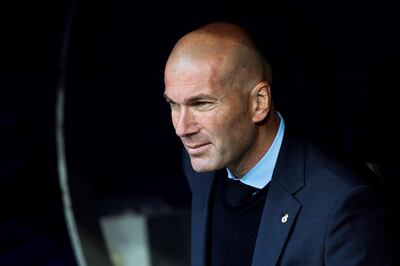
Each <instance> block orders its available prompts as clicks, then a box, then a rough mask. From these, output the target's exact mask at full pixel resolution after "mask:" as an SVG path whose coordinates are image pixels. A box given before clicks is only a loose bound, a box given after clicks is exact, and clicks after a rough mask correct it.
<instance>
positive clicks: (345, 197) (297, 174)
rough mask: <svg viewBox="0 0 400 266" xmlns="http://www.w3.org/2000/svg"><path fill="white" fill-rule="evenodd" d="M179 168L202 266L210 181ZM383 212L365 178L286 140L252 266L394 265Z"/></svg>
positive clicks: (196, 261)
mask: <svg viewBox="0 0 400 266" xmlns="http://www.w3.org/2000/svg"><path fill="white" fill-rule="evenodd" d="M183 164H184V171H185V174H186V176H187V178H188V181H189V185H190V187H191V190H192V232H191V234H192V240H191V252H192V254H191V256H192V265H193V266H203V265H205V264H206V254H207V252H206V251H207V246H206V243H207V241H206V240H207V235H208V226H207V224H208V222H209V213H210V194H211V191H212V188H213V181H214V177H215V173H214V172H208V173H196V172H195V171H193V169H192V167H191V165H190V160H189V157H188V155H187V154H186V153H184V159H183ZM384 210H385V209H384V207H383V204H382V202H381V200H380V197H379V195H378V193H377V190H376V189H375V188H374V187H373V186H371V185H369V184H367V183H366V182H365V180H364V179H363V178H360V177H359V176H358V175H355V174H354V173H353V172H351V171H350V170H348V169H347V168H345V167H344V166H342V165H341V164H339V163H338V162H336V161H335V160H333V159H332V158H330V157H328V156H327V155H326V154H325V153H323V152H322V151H321V150H320V149H318V148H317V146H316V145H314V144H312V143H311V142H309V141H307V140H303V139H300V138H294V137H287V136H286V132H285V137H284V140H283V143H282V147H281V150H280V153H279V156H278V161H277V164H276V166H275V170H274V173H273V177H272V180H271V183H270V188H269V191H268V195H267V199H266V202H265V206H264V210H263V214H262V217H261V221H260V226H259V229H258V236H257V241H256V245H255V250H254V254H253V263H252V265H253V266H261V265H307V266H309V265H334V266H339V265H340V266H342V265H379V266H382V265H395V263H394V262H393V260H394V257H393V252H392V250H393V246H392V243H391V242H390V241H389V239H388V233H387V232H388V231H387V229H388V225H387V224H386V222H385V220H384ZM285 214H287V217H288V219H287V221H285V219H282V217H283V216H285ZM232 256H234V254H232Z"/></svg>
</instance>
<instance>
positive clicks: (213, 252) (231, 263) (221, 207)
mask: <svg viewBox="0 0 400 266" xmlns="http://www.w3.org/2000/svg"><path fill="white" fill-rule="evenodd" d="M220 172H223V173H226V172H225V171H220ZM229 182H236V183H238V182H239V181H236V180H230V179H228V178H227V177H226V176H224V175H223V174H221V175H220V174H219V175H218V177H217V181H216V182H215V183H216V184H215V189H214V192H213V195H214V197H213V200H212V214H211V219H210V220H211V228H210V230H209V231H210V233H211V235H210V238H209V241H210V244H209V247H210V249H209V250H208V252H209V259H210V265H213V266H235V265H238V266H239V265H251V260H252V258H253V251H254V246H255V243H256V239H257V233H258V225H259V223H260V218H261V214H262V210H263V207H264V203H265V195H266V191H267V187H265V188H264V189H263V190H261V191H259V192H258V193H257V194H256V195H254V196H252V195H249V198H247V199H246V200H245V201H243V202H242V203H241V204H238V205H235V206H232V205H231V204H229V203H228V202H227V201H226V199H225V197H224V195H225V194H226V189H227V184H229ZM234 184H235V183H234ZM243 186H246V185H244V184H243ZM238 193H239V194H240V193H241V192H238ZM236 196H238V197H240V196H241V195H236Z"/></svg>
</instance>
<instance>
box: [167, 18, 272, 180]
mask: <svg viewBox="0 0 400 266" xmlns="http://www.w3.org/2000/svg"><path fill="white" fill-rule="evenodd" d="M164 78H165V93H164V95H165V98H166V99H167V101H168V102H169V103H170V105H171V114H172V122H173V125H174V128H175V131H176V134H177V135H178V136H179V137H180V138H181V140H182V142H183V144H184V146H185V148H186V150H187V152H188V153H189V156H190V159H191V164H192V166H193V168H194V170H196V171H199V172H205V171H214V170H218V169H221V168H223V167H228V168H229V169H231V170H232V171H233V172H234V173H236V174H237V175H239V176H240V175H242V174H244V173H246V172H247V171H248V170H249V169H250V168H251V167H252V166H253V165H254V164H255V163H256V162H257V161H258V160H259V159H260V158H261V156H262V155H263V154H264V152H265V151H266V150H267V149H268V147H269V145H268V141H269V140H270V138H269V137H268V135H269V127H268V121H267V120H269V116H268V114H269V113H270V112H271V94H270V87H269V84H270V82H271V71H270V68H269V65H268V63H267V62H266V61H265V60H264V58H263V57H262V56H261V54H260V53H259V52H258V50H257V49H256V47H255V45H254V43H253V41H252V40H251V38H250V36H249V35H248V34H247V33H246V32H245V31H244V30H243V29H242V28H240V27H239V26H236V25H233V24H228V23H221V22H220V23H212V24H209V25H206V26H204V27H202V28H200V29H197V30H195V31H193V32H190V33H189V34H187V35H185V36H183V37H182V38H181V39H180V40H179V41H178V43H177V44H176V45H175V47H174V49H173V50H172V52H171V54H170V56H169V58H168V61H167V64H166V67H165V77H164Z"/></svg>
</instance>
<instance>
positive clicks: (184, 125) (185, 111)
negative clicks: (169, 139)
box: [173, 107, 199, 137]
mask: <svg viewBox="0 0 400 266" xmlns="http://www.w3.org/2000/svg"><path fill="white" fill-rule="evenodd" d="M173 116H174V115H173ZM173 119H174V127H175V133H176V135H178V137H185V136H188V135H192V134H195V133H197V132H198V131H199V125H198V124H197V122H196V119H195V116H194V114H193V112H192V111H191V110H190V109H189V108H187V107H182V108H181V109H180V111H179V112H178V113H177V114H175V118H174V117H173Z"/></svg>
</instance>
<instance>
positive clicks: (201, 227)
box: [191, 173, 215, 266]
mask: <svg viewBox="0 0 400 266" xmlns="http://www.w3.org/2000/svg"><path fill="white" fill-rule="evenodd" d="M214 177H215V173H207V174H202V175H201V176H199V179H198V180H197V181H198V183H197V185H196V188H197V187H198V188H199V189H198V190H197V193H194V194H193V198H192V241H191V243H192V247H191V250H192V266H205V265H206V244H207V243H206V241H207V235H208V232H207V229H208V218H209V212H210V208H209V206H210V197H211V190H212V187H213V183H214V182H213V181H214V180H215V178H214Z"/></svg>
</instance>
